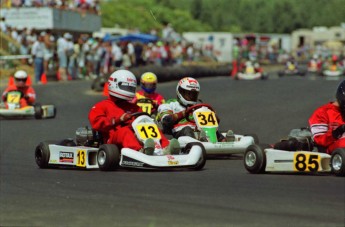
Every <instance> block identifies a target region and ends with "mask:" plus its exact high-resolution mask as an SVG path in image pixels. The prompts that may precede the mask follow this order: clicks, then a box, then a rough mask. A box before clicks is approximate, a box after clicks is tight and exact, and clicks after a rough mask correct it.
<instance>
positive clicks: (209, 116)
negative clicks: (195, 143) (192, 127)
mask: <svg viewBox="0 0 345 227" xmlns="http://www.w3.org/2000/svg"><path fill="white" fill-rule="evenodd" d="M196 118H197V119H196V120H197V122H198V123H199V125H200V126H214V127H216V126H218V121H217V118H216V115H215V114H214V112H211V111H208V112H197V114H196Z"/></svg>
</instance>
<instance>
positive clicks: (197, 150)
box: [48, 144, 202, 169]
mask: <svg viewBox="0 0 345 227" xmlns="http://www.w3.org/2000/svg"><path fill="white" fill-rule="evenodd" d="M97 152H98V148H94V147H85V146H61V145H55V144H50V145H49V154H50V155H49V161H48V164H49V165H51V166H53V165H56V166H58V165H60V166H71V167H79V168H84V169H98V168H99V167H98V163H97ZM201 157H202V149H201V147H199V146H193V147H192V149H191V150H190V152H189V154H184V155H153V156H151V155H146V154H143V153H141V152H138V151H135V150H133V149H129V148H123V149H122V150H121V156H120V166H122V167H130V168H148V169H154V168H167V167H168V168H177V167H181V168H182V167H193V166H195V165H196V164H197V163H198V161H199V160H200V158H201Z"/></svg>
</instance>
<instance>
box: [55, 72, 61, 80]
mask: <svg viewBox="0 0 345 227" xmlns="http://www.w3.org/2000/svg"><path fill="white" fill-rule="evenodd" d="M56 79H57V80H58V81H60V80H61V76H60V72H59V71H57V72H56Z"/></svg>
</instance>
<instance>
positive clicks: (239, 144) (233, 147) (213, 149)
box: [178, 133, 255, 155]
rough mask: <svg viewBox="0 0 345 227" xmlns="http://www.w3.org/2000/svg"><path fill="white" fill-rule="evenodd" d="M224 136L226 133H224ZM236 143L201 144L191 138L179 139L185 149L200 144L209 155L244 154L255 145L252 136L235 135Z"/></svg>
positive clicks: (183, 137)
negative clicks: (191, 144)
mask: <svg viewBox="0 0 345 227" xmlns="http://www.w3.org/2000/svg"><path fill="white" fill-rule="evenodd" d="M222 134H223V135H224V136H225V134H226V133H222ZM235 138H236V139H235V141H234V142H217V143H211V142H200V141H199V140H196V139H194V138H192V137H189V136H181V137H179V138H178V141H179V143H180V146H181V147H185V146H186V145H187V144H188V143H191V142H199V143H201V144H202V145H203V146H204V147H205V149H206V154H208V155H227V154H243V153H244V152H245V150H246V149H247V147H248V146H250V145H252V144H254V143H255V142H254V139H253V137H251V136H243V135H236V134H235Z"/></svg>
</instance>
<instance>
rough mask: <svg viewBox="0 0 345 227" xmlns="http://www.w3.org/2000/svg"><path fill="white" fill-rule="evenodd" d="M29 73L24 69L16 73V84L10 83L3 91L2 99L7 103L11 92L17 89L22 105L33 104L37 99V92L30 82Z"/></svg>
mask: <svg viewBox="0 0 345 227" xmlns="http://www.w3.org/2000/svg"><path fill="white" fill-rule="evenodd" d="M27 82H28V74H27V73H26V72H25V71H24V70H19V71H17V72H16V73H15V74H14V84H13V85H9V86H8V87H7V88H6V89H5V91H4V92H3V93H2V101H4V103H5V105H6V103H7V101H8V100H7V98H8V94H9V92H12V91H17V92H20V95H21V97H20V100H19V104H20V106H21V107H25V106H28V105H33V104H34V103H35V101H36V92H35V90H34V89H33V87H31V85H29V84H28V83H27Z"/></svg>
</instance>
